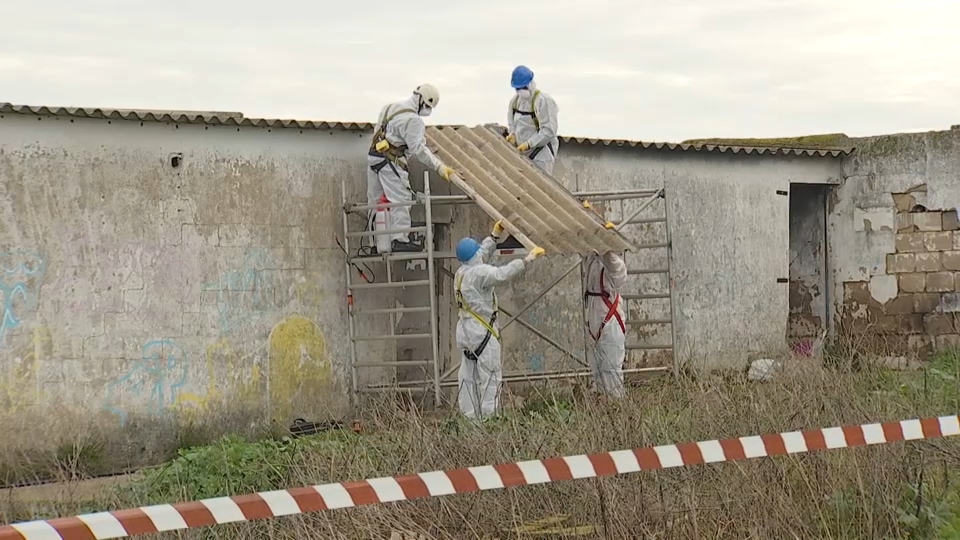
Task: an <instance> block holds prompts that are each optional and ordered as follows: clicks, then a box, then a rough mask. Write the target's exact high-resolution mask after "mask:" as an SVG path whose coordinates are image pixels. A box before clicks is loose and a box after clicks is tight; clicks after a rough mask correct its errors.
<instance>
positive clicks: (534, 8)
mask: <svg viewBox="0 0 960 540" xmlns="http://www.w3.org/2000/svg"><path fill="white" fill-rule="evenodd" d="M6 4H9V5H6ZM135 4H141V5H135ZM147 4H148V2H145V1H143V2H131V1H129V0H128V1H124V2H120V1H107V0H84V1H82V2H80V1H76V0H33V1H32V2H5V5H4V16H3V18H4V23H3V30H2V31H0V101H9V102H13V103H20V104H29V105H64V106H85V107H114V108H150V109H190V110H220V111H240V112H243V113H244V114H245V115H246V116H248V117H268V118H276V117H280V118H298V119H313V120H344V121H361V120H362V121H372V120H375V118H374V117H375V116H376V114H377V111H378V110H379V109H380V107H381V106H382V105H384V104H386V103H387V102H391V101H397V100H399V99H402V98H404V97H406V96H408V95H409V92H410V91H411V90H412V89H413V88H414V87H415V86H416V85H417V84H419V83H420V82H432V83H433V84H435V85H437V86H438V88H439V89H440V93H441V102H440V106H439V108H438V109H437V110H436V112H435V113H434V115H433V116H432V117H431V118H430V120H429V121H430V122H434V123H457V124H469V125H473V124H478V123H484V122H500V123H504V122H505V116H506V107H507V102H508V100H509V99H510V97H511V95H512V90H511V89H510V86H509V78H510V71H511V70H512V69H513V67H514V66H515V65H517V64H518V63H520V64H526V65H528V66H529V67H531V68H532V69H533V71H534V72H535V73H536V80H537V82H538V85H539V87H540V89H541V90H544V91H546V92H548V93H550V94H551V95H552V96H553V97H554V98H555V99H556V100H557V102H558V104H559V106H560V132H561V134H563V135H582V136H591V137H607V138H627V139H639V140H658V141H680V140H684V139H689V138H701V137H715V136H727V137H776V136H792V135H803V134H811V133H832V132H844V133H847V134H848V135H851V136H857V135H871V134H881V133H893V132H899V131H915V130H932V129H947V128H949V126H950V125H951V124H960V38H958V37H957V35H958V32H960V25H958V22H960V0H729V1H716V0H656V1H654V0H515V1H506V0H473V1H462V2H458V1H451V0H446V1H444V0H432V1H430V2H423V1H419V0H417V1H402V0H394V1H390V2H387V1H383V0H359V1H350V2H347V1H336V2H334V1H330V0H312V1H308V0H295V1H294V0H287V1H285V0H275V1H273V2H264V1H262V0H259V1H247V0H232V1H227V0H193V1H191V2H186V1H181V0H166V1H164V2H149V4H150V5H149V6H147ZM397 8H399V11H398V10H397Z"/></svg>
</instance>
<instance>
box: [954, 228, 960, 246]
mask: <svg viewBox="0 0 960 540" xmlns="http://www.w3.org/2000/svg"><path fill="white" fill-rule="evenodd" d="M953 249H954V250H956V251H960V231H954V232H953Z"/></svg>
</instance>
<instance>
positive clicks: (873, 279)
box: [827, 130, 960, 331]
mask: <svg viewBox="0 0 960 540" xmlns="http://www.w3.org/2000/svg"><path fill="white" fill-rule="evenodd" d="M851 144H852V145H854V146H855V147H856V151H855V152H854V153H853V154H851V155H850V156H848V157H846V158H845V159H844V160H843V178H844V179H843V182H842V184H841V185H840V186H839V187H838V188H837V189H836V190H835V193H834V196H833V197H832V198H831V200H830V204H829V214H828V235H827V237H828V242H829V245H830V249H829V250H828V251H829V259H830V260H829V267H830V269H831V272H830V274H831V275H830V279H831V282H832V289H833V290H834V291H840V292H841V294H834V295H832V296H831V297H832V298H833V309H834V310H835V312H836V313H837V315H839V316H842V314H843V313H842V312H843V304H844V298H843V296H844V295H843V294H842V291H843V290H844V285H843V284H844V283H852V282H867V283H869V287H868V290H870V292H871V294H872V296H873V299H874V300H875V301H877V302H880V303H881V304H882V303H883V302H885V301H888V300H889V299H890V283H891V281H890V279H889V278H888V277H884V276H885V275H886V273H887V268H886V265H887V255H888V254H892V253H894V252H895V251H896V249H895V245H896V237H897V232H896V229H897V228H898V224H897V219H896V215H897V208H896V204H895V201H894V195H893V194H897V193H910V194H911V195H912V197H913V199H914V201H915V203H916V204H917V205H920V207H921V209H922V208H926V209H928V210H951V209H954V208H956V206H957V204H958V202H960V130H948V131H934V132H927V133H904V134H895V135H883V136H878V137H866V138H861V139H853V140H852V141H851ZM891 224H892V225H893V226H891ZM838 319H839V317H833V318H832V319H831V322H832V323H833V324H832V325H831V326H832V327H831V331H835V330H836V328H835V323H836V321H837V320H838Z"/></svg>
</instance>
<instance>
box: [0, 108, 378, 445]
mask: <svg viewBox="0 0 960 540" xmlns="http://www.w3.org/2000/svg"><path fill="white" fill-rule="evenodd" d="M367 139H368V137H367V135H365V134H362V133H355V132H346V131H334V132H323V131H312V130H304V131H300V130H298V129H279V130H271V129H258V128H256V129H255V128H236V127H226V126H206V125H186V124H181V125H174V124H162V123H154V122H146V123H142V124H141V123H140V122H131V121H117V120H114V121H106V120H92V119H90V120H88V119H79V118H77V119H71V118H65V117H39V116H26V115H16V114H12V115H4V116H2V117H0V265H2V268H3V273H2V274H0V280H2V281H0V296H2V298H3V310H4V313H3V317H2V323H0V422H2V423H3V425H5V426H7V425H14V426H25V425H37V424H36V422H40V424H39V425H44V426H47V427H45V428H44V429H42V430H39V433H36V432H34V430H31V433H32V434H31V436H30V437H29V438H21V439H22V440H20V441H17V442H18V443H24V444H26V443H27V442H29V443H30V444H37V445H43V444H50V443H51V441H50V440H48V439H50V438H51V437H53V438H55V437H56V436H57V433H60V434H61V435H64V436H67V437H69V435H70V434H69V433H68V432H69V431H70V430H71V429H72V428H73V427H77V429H80V427H78V426H82V427H83V429H93V428H92V427H91V426H94V427H95V428H96V429H98V430H100V431H102V432H104V433H105V434H106V435H107V438H108V439H123V438H124V437H129V439H127V440H131V441H136V444H133V443H131V444H130V445H129V446H130V448H125V449H124V450H123V451H122V452H120V453H121V454H123V455H125V456H126V458H124V459H129V460H130V461H131V462H136V461H138V460H140V459H141V458H142V457H143V456H140V455H139V454H140V453H145V454H149V453H150V452H153V451H160V450H162V449H161V448H159V447H162V446H163V444H165V443H164V441H166V440H167V439H165V437H166V435H164V433H167V429H168V428H169V429H174V428H176V426H177V425H178V424H182V423H183V422H186V421H196V422H199V423H200V424H202V425H203V426H204V431H205V432H206V433H207V434H215V432H217V431H223V430H228V429H235V428H238V427H239V428H248V427H250V426H251V425H258V424H267V423H273V424H274V425H284V426H285V425H289V423H290V421H291V420H292V419H293V418H294V417H296V416H306V417H310V418H316V417H320V418H324V417H329V415H331V414H339V413H342V411H343V409H344V407H345V405H346V404H347V402H346V396H347V393H346V392H345V391H344V386H345V383H346V382H347V380H348V379H347V373H346V362H345V359H346V358H347V357H348V340H347V339H346V334H347V319H346V316H345V304H346V303H345V289H344V259H343V253H342V252H341V251H340V249H339V248H338V247H337V245H336V243H335V242H334V232H335V231H339V230H340V229H342V227H341V223H340V219H341V218H340V215H341V214H340V212H339V207H340V193H341V189H340V181H341V179H344V178H345V179H347V180H348V182H347V183H348V185H349V186H351V193H350V197H351V198H352V199H357V200H359V199H360V197H361V196H362V194H363V193H364V188H363V184H362V182H359V181H358V180H357V179H359V178H362V177H363V174H364V170H363V167H364V165H363V161H362V156H363V155H364V151H365V146H366V145H367ZM175 154H182V163H181V164H180V165H179V166H178V167H173V166H172V161H171V160H172V156H174V155H175ZM354 226H355V227H356V226H359V223H358V224H355V225H354ZM388 300H389V295H383V294H375V295H370V299H369V301H370V302H373V304H368V305H386V304H387V303H388ZM363 330H364V329H362V328H361V331H363ZM383 330H385V328H379V329H370V330H369V331H371V332H374V331H377V332H378V333H383ZM367 351H368V354H371V355H372V356H375V357H377V358H392V357H393V354H394V349H393V346H392V344H377V345H375V346H373V347H372V348H368V349H367ZM373 376H377V375H376V374H374V375H373ZM41 418H42V421H41V420H40V419H41ZM51 419H56V420H57V422H56V425H57V427H52V426H51V424H50V422H51ZM81 419H82V421H80V420H81ZM61 428H63V429H61ZM28 439H29V441H28ZM9 442H10V441H5V443H4V444H6V443H9ZM167 442H170V441H167ZM127 450H129V452H127Z"/></svg>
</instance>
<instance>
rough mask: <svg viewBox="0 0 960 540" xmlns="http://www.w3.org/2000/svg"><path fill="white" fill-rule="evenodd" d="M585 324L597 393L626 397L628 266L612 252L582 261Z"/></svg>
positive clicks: (594, 255) (591, 255) (591, 369)
mask: <svg viewBox="0 0 960 540" xmlns="http://www.w3.org/2000/svg"><path fill="white" fill-rule="evenodd" d="M583 267H584V272H583V301H584V306H583V308H584V322H586V326H587V333H588V334H589V338H588V339H589V341H588V345H587V350H588V352H589V353H590V354H589V355H588V356H589V362H590V371H591V372H592V374H593V382H594V385H595V387H596V390H597V391H598V392H599V393H601V394H604V395H608V396H611V397H623V395H624V386H623V360H624V357H625V350H624V344H625V340H626V326H625V325H624V315H623V306H622V304H621V300H620V293H621V291H622V290H623V286H624V283H625V282H626V279H627V265H626V264H625V263H624V262H623V259H622V258H621V257H620V256H619V255H617V254H616V253H614V252H612V251H607V252H606V253H604V254H603V255H602V256H601V255H600V254H598V253H596V252H594V253H592V254H590V255H588V256H587V257H586V258H585V259H584V261H583Z"/></svg>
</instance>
